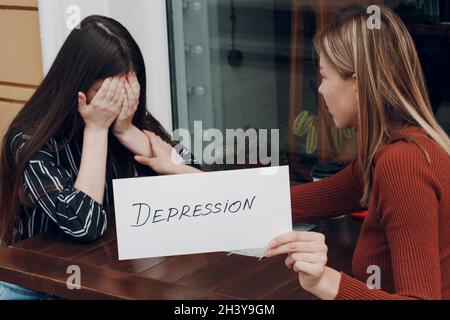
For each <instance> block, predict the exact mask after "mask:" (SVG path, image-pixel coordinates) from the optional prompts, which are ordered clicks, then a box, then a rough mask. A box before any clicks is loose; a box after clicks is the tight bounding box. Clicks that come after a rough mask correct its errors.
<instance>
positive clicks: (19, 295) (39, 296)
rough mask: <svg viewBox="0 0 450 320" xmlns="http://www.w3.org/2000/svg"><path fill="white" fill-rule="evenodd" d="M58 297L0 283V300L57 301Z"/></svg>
mask: <svg viewBox="0 0 450 320" xmlns="http://www.w3.org/2000/svg"><path fill="white" fill-rule="evenodd" d="M57 299H58V298H57V297H53V296H49V295H47V294H45V293H40V292H36V291H33V290H30V289H27V288H24V287H20V286H16V285H15V284H11V283H6V282H2V281H0V300H57Z"/></svg>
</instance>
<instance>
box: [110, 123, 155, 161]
mask: <svg viewBox="0 0 450 320" xmlns="http://www.w3.org/2000/svg"><path fill="white" fill-rule="evenodd" d="M114 136H115V137H116V138H117V140H119V142H120V143H121V144H122V145H123V146H124V147H125V148H127V149H128V150H130V152H131V153H133V154H135V155H139V156H145V157H152V150H151V147H150V143H149V141H148V138H147V136H146V135H145V133H143V132H142V131H141V130H139V129H138V128H136V127H135V126H131V127H130V129H128V130H127V131H125V132H122V133H117V134H116V133H114Z"/></svg>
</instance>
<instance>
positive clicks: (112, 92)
mask: <svg viewBox="0 0 450 320" xmlns="http://www.w3.org/2000/svg"><path fill="white" fill-rule="evenodd" d="M119 85H120V79H119V78H118V77H114V78H113V79H112V81H111V85H110V86H109V89H108V92H107V93H106V96H105V100H106V101H110V102H111V101H113V100H114V98H115V96H116V94H117V90H118V87H119Z"/></svg>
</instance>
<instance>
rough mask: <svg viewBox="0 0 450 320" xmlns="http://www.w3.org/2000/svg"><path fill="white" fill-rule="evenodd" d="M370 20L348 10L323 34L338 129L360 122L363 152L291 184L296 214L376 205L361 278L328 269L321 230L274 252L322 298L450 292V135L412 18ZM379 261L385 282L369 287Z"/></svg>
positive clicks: (367, 224)
mask: <svg viewBox="0 0 450 320" xmlns="http://www.w3.org/2000/svg"><path fill="white" fill-rule="evenodd" d="M368 18H369V16H368V15H367V14H366V13H365V12H364V11H363V10H361V11H359V12H352V13H348V14H346V15H345V16H343V17H341V18H340V19H339V20H336V21H335V22H333V23H332V24H331V25H329V26H327V27H325V28H324V29H323V30H322V31H321V32H319V33H318V34H317V35H316V38H315V47H316V50H317V52H318V54H319V55H320V67H321V75H322V78H323V80H322V83H321V85H320V88H319V92H320V93H321V94H322V95H323V97H324V98H325V102H326V104H327V106H328V108H329V111H330V113H331V114H332V116H333V118H334V121H335V123H336V125H337V126H338V127H339V128H351V127H356V128H357V132H358V134H357V135H358V153H359V155H358V159H356V160H355V161H354V162H353V163H352V164H351V165H350V166H349V167H348V168H347V169H345V170H344V171H343V172H341V173H340V174H338V175H336V176H334V177H332V178H329V179H326V180H324V181H321V182H316V183H312V184H306V185H300V186H297V187H294V188H293V189H292V206H293V212H294V218H295V220H297V221H309V220H318V219H322V218H329V217H333V216H338V215H341V214H343V213H349V212H353V211H355V210H359V209H362V208H364V207H368V208H369V214H368V217H367V218H366V220H365V221H364V224H363V226H362V230H361V234H360V237H359V239H358V243H357V247H356V250H355V252H354V256H353V276H354V277H350V276H349V275H346V274H344V273H340V272H338V271H337V270H334V269H332V268H329V267H327V246H326V244H325V241H326V239H325V237H324V236H323V235H322V234H317V233H302V232H293V233H289V234H285V235H282V236H280V237H278V238H276V239H274V240H273V241H272V242H271V243H270V245H269V249H268V250H267V253H266V255H267V256H268V257H272V256H275V255H280V254H287V255H288V256H287V258H286V261H285V262H286V266H287V267H288V268H291V269H293V270H294V271H295V272H297V273H298V278H299V282H300V285H301V286H302V287H303V288H304V289H305V290H307V291H309V292H311V293H312V294H314V295H316V296H317V297H319V298H321V299H409V298H415V299H450V140H449V137H448V136H447V135H446V133H445V132H444V131H443V129H442V128H441V127H440V126H439V125H438V123H437V122H436V120H435V117H434V115H433V113H432V108H431V105H430V101H429V98H428V93H427V89H426V86H425V80H424V76H423V73H422V69H421V65H420V62H419V59H418V56H417V52H416V48H415V46H414V43H413V40H412V38H411V36H410V34H409V33H408V31H407V29H406V27H405V26H404V24H403V23H402V22H401V20H400V19H399V18H398V16H397V15H396V14H395V13H394V12H393V11H391V10H389V9H385V8H383V9H382V14H381V29H378V30H377V29H374V30H370V29H368V28H367V19H368ZM373 266H375V267H378V268H379V270H380V274H379V276H380V280H381V288H373V286H372V288H369V286H368V284H369V285H371V284H372V283H371V281H368V279H369V277H370V276H371V275H372V273H370V272H369V273H368V270H370V267H373Z"/></svg>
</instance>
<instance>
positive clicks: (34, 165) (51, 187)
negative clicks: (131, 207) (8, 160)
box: [24, 148, 107, 243]
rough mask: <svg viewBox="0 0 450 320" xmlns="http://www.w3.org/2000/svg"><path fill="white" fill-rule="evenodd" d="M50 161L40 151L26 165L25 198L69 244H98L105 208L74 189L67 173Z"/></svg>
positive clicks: (103, 222)
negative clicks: (62, 233)
mask: <svg viewBox="0 0 450 320" xmlns="http://www.w3.org/2000/svg"><path fill="white" fill-rule="evenodd" d="M53 157H54V156H53V155H52V154H51V153H50V152H48V150H45V149H44V148H43V149H41V150H39V151H38V152H37V154H36V155H35V156H34V157H33V158H32V159H31V160H30V161H29V162H28V165H27V166H26V168H25V170H24V183H25V189H26V191H27V194H28V196H29V197H30V199H31V200H32V202H33V203H34V205H36V206H38V207H39V208H40V209H41V210H42V211H43V212H45V213H46V214H47V215H48V217H49V218H50V219H51V220H52V221H53V222H54V223H55V224H56V225H57V226H58V227H59V228H60V229H61V230H62V231H63V232H64V233H65V234H66V235H68V236H69V237H70V238H71V239H72V240H74V241H77V242H81V243H86V242H92V241H95V240H97V239H98V238H100V237H101V236H102V235H103V234H104V232H105V230H106V227H107V216H106V212H105V210H104V208H103V207H102V205H101V204H100V203H97V202H96V201H95V200H94V199H92V198H91V197H90V196H88V195H87V194H85V193H83V192H82V191H80V190H77V189H75V188H74V187H73V184H72V177H71V175H70V173H69V172H68V171H67V170H66V169H65V168H63V167H61V166H58V165H57V164H56V162H55V160H54V159H53Z"/></svg>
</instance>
